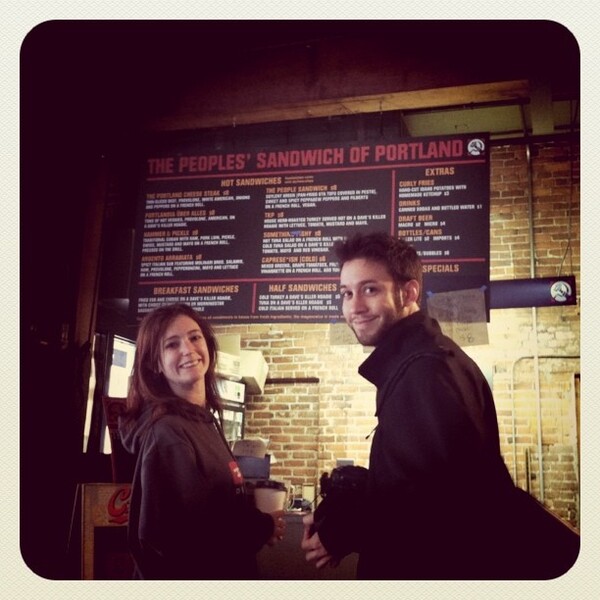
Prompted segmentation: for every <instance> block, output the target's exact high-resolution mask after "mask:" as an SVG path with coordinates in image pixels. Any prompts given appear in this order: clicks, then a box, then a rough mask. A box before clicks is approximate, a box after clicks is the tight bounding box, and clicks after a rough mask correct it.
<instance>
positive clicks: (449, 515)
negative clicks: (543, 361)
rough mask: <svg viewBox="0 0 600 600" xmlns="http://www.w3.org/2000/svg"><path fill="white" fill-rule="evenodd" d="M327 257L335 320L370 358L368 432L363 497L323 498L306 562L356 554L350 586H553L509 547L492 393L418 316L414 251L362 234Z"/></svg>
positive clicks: (508, 507) (544, 568)
mask: <svg viewBox="0 0 600 600" xmlns="http://www.w3.org/2000/svg"><path fill="white" fill-rule="evenodd" d="M336 253H337V256H338V260H339V263H340V267H341V272H340V291H341V294H342V302H343V305H342V307H343V314H344V317H345V319H346V321H347V323H348V325H349V327H350V328H351V329H352V330H353V331H354V333H355V335H356V338H357V339H358V341H359V342H360V343H361V344H363V345H365V346H374V347H375V349H374V350H373V352H372V353H371V355H370V356H369V357H368V358H367V359H366V360H365V361H364V362H363V364H362V365H361V366H360V367H359V373H360V374H361V375H362V376H363V377H364V378H366V379H367V380H368V381H370V382H371V383H373V384H374V385H375V387H376V388H377V397H376V407H375V415H376V417H377V427H376V429H375V433H374V435H373V438H372V446H371V452H370V458H369V470H368V479H367V489H366V492H365V495H364V497H357V495H356V494H354V495H353V496H352V497H351V498H350V497H348V498H347V499H345V500H344V501H339V502H338V500H337V497H336V499H335V501H334V499H333V498H329V497H327V496H326V497H325V498H324V500H323V502H322V503H321V504H320V505H319V507H318V508H317V510H316V511H315V514H314V516H313V515H309V516H307V517H305V532H304V537H303V540H302V548H303V550H304V551H305V552H306V559H307V560H308V561H313V562H314V563H315V564H316V566H317V567H319V568H320V567H323V566H325V565H327V564H330V565H332V566H335V565H336V564H337V563H338V562H339V561H340V560H341V559H342V558H343V557H344V556H345V555H347V554H348V553H350V552H358V553H359V561H358V568H357V577H358V578H359V579H490V578H493V579H507V578H521V577H523V578H531V577H535V578H537V577H538V576H539V577H542V578H544V577H546V576H556V575H557V574H560V573H551V569H552V568H553V567H550V566H549V565H544V564H537V565H536V564H533V562H535V560H536V557H535V556H531V554H530V553H529V550H530V548H529V546H528V545H527V544H526V543H517V542H516V540H519V539H523V536H522V535H519V534H522V531H520V530H519V529H518V528H519V527H520V526H522V521H521V522H519V520H518V519H516V518H515V515H516V514H517V512H518V509H517V503H518V501H519V498H520V497H518V494H517V492H516V488H515V487H514V484H513V482H512V479H511V477H510V474H509V473H508V471H507V469H506V466H505V464H504V462H503V459H502V456H501V454H500V444H499V435H498V425H497V420H496V411H495V407H494V401H493V397H492V393H491V390H490V388H489V386H488V383H487V381H486V379H485V377H484V376H483V374H482V373H481V371H480V370H479V368H478V367H477V365H476V364H475V363H474V362H473V361H472V360H471V359H470V358H469V357H468V356H467V355H466V354H465V353H464V352H463V351H462V350H461V349H460V348H459V346H458V345H457V344H455V343H454V342H453V341H452V340H451V339H450V338H448V337H446V336H445V335H443V334H442V331H441V329H440V327H439V324H438V323H437V321H435V320H434V319H432V318H430V317H428V316H427V315H426V314H425V313H424V311H421V309H420V298H421V290H422V267H421V262H420V259H419V257H418V255H417V252H416V251H415V249H414V248H412V247H411V246H409V245H408V244H406V243H405V242H404V241H403V240H398V239H395V238H393V237H391V236H389V235H387V234H384V233H371V234H367V235H358V236H355V237H352V238H350V239H348V240H346V241H345V242H343V243H340V244H339V245H338V246H337V247H336ZM521 529H522V527H521ZM528 554H529V555H528ZM532 561H533V562H532Z"/></svg>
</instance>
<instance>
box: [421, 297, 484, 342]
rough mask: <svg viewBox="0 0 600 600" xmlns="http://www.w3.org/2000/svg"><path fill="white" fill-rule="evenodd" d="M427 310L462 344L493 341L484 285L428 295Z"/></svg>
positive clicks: (447, 333) (450, 336) (444, 330)
mask: <svg viewBox="0 0 600 600" xmlns="http://www.w3.org/2000/svg"><path fill="white" fill-rule="evenodd" d="M427 312H428V314H429V316H431V317H433V318H434V319H436V320H437V321H438V322H439V324H440V327H441V328H442V331H443V332H444V333H445V334H446V335H447V336H448V337H449V338H452V339H453V340H454V341H455V342H456V343H457V344H458V345H459V346H481V345H485V344H488V343H489V338H488V327H487V316H486V311H485V295H484V293H483V289H481V288H478V289H470V290H458V291H455V292H441V293H439V294H432V295H431V296H429V297H428V298H427Z"/></svg>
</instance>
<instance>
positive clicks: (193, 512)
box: [120, 304, 285, 579]
mask: <svg viewBox="0 0 600 600" xmlns="http://www.w3.org/2000/svg"><path fill="white" fill-rule="evenodd" d="M216 356H217V342H216V338H215V335H214V334H213V332H212V329H211V327H210V326H209V324H208V323H207V322H206V321H204V320H203V319H202V318H201V317H200V316H199V315H198V313H197V312H196V311H195V310H194V309H192V308H191V307H190V306H188V305H186V304H172V305H165V306H161V307H160V308H158V309H156V310H154V311H152V312H150V313H148V314H147V315H146V316H145V317H144V319H143V320H142V323H141V324H140V329H139V333H138V338H137V348H136V356H135V361H134V367H133V373H132V379H131V387H130V391H129V394H128V397H127V407H128V410H127V412H126V414H125V416H124V418H123V420H122V422H121V423H120V434H121V439H122V442H123V446H124V447H125V448H126V449H127V450H128V451H129V452H130V453H131V454H133V455H135V456H136V468H135V474H134V478H133V484H132V494H131V501H130V507H129V526H128V527H129V530H128V542H129V547H130V550H131V554H132V556H133V558H134V562H135V566H136V573H135V576H136V577H137V578H141V579H252V578H255V577H257V568H256V553H257V552H258V550H260V548H261V547H262V546H263V545H264V544H265V543H269V544H271V545H272V544H274V543H276V542H277V541H279V540H280V539H281V538H282V536H283V529H284V526H285V525H284V521H283V512H282V511H277V512H273V513H271V514H266V513H262V512H260V511H259V510H258V509H257V508H256V507H255V506H254V505H253V504H252V503H251V502H250V501H249V500H248V499H247V498H246V496H245V487H244V480H243V477H242V474H241V471H240V469H239V467H238V465H237V463H236V461H235V458H234V457H233V454H232V453H231V449H230V447H229V445H228V443H227V441H226V439H225V436H224V434H223V430H222V426H221V422H222V409H221V404H220V400H219V396H218V392H217V387H216V377H215V364H216Z"/></svg>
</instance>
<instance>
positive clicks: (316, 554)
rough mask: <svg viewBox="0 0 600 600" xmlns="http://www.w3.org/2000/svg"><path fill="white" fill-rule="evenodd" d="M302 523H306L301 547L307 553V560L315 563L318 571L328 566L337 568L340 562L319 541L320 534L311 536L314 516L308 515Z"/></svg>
mask: <svg viewBox="0 0 600 600" xmlns="http://www.w3.org/2000/svg"><path fill="white" fill-rule="evenodd" d="M302 522H303V523H304V533H303V535H302V543H301V544H300V547H301V548H302V550H304V552H305V553H306V560H307V561H309V562H314V563H315V566H316V567H317V569H321V568H323V567H324V566H325V565H327V564H328V565H329V566H331V567H337V566H338V564H339V563H338V561H337V560H335V559H334V558H333V557H332V556H331V555H330V554H329V553H328V552H327V550H326V548H325V546H323V544H322V543H321V540H320V539H319V534H318V533H316V532H315V533H313V534H312V535H311V533H310V528H311V526H312V524H313V522H314V517H313V514H312V513H310V514H308V515H306V516H305V517H304V518H303V519H302Z"/></svg>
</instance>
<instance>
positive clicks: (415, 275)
mask: <svg viewBox="0 0 600 600" xmlns="http://www.w3.org/2000/svg"><path fill="white" fill-rule="evenodd" d="M333 250H334V252H335V254H336V256H337V259H338V262H339V265H340V269H341V268H342V267H343V266H344V263H345V262H347V261H349V260H354V259H355V258H364V259H367V260H373V261H377V262H379V263H381V264H383V265H384V266H385V267H386V268H387V269H388V271H389V272H390V274H391V276H392V279H393V280H394V283H395V284H396V287H397V288H398V287H399V286H400V285H402V284H403V283H406V282H407V281H409V280H411V279H415V280H416V281H417V282H418V283H419V298H418V301H419V302H420V300H421V293H420V292H421V289H422V285H423V267H422V265H421V259H420V258H419V255H418V254H417V251H416V250H415V249H414V248H413V247H412V246H411V245H409V244H407V243H406V242H405V241H404V240H402V239H397V238H395V237H392V236H391V235H389V234H387V233H384V232H383V231H376V232H372V233H357V234H354V235H353V236H351V237H348V238H347V239H346V240H344V241H343V242H337V243H336V244H335V245H334V247H333Z"/></svg>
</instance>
